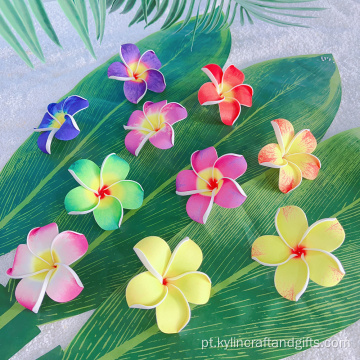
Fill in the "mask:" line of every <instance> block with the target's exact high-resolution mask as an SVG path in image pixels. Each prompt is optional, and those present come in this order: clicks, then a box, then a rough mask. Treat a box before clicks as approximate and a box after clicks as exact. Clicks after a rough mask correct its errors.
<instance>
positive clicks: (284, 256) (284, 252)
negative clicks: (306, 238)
mask: <svg viewBox="0 0 360 360" xmlns="http://www.w3.org/2000/svg"><path fill="white" fill-rule="evenodd" d="M290 255H292V252H291V249H290V248H289V246H287V244H286V243H285V242H284V241H283V240H282V239H281V238H280V237H279V236H274V235H264V236H260V237H258V238H257V239H256V240H255V241H254V243H253V245H252V248H251V258H252V259H254V260H256V261H257V262H258V263H260V264H262V265H266V266H278V265H281V264H283V263H285V262H287V261H288V260H289V257H290Z"/></svg>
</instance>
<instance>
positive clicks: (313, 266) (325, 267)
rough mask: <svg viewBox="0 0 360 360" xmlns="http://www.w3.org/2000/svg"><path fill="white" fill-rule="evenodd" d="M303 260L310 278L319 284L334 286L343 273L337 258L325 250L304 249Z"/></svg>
mask: <svg viewBox="0 0 360 360" xmlns="http://www.w3.org/2000/svg"><path fill="white" fill-rule="evenodd" d="M305 261H306V262H307V264H308V266H309V270H310V279H311V280H312V281H314V282H316V283H317V284H319V285H321V286H327V287H328V286H329V287H330V286H335V285H337V284H338V283H339V282H340V280H341V279H342V278H343V277H344V275H345V270H344V268H343V267H342V265H341V263H340V261H339V259H338V258H337V257H335V256H334V255H333V254H330V253H328V252H326V251H320V250H315V249H314V250H306V255H305Z"/></svg>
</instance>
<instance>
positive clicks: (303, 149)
mask: <svg viewBox="0 0 360 360" xmlns="http://www.w3.org/2000/svg"><path fill="white" fill-rule="evenodd" d="M316 145H317V142H316V139H315V137H314V135H313V134H312V133H311V131H310V130H307V129H305V130H301V131H299V132H298V133H297V134H296V135H295V137H294V139H293V140H292V141H291V143H290V144H289V148H288V149H287V151H286V152H287V153H289V154H298V153H307V154H311V153H312V152H313V151H314V150H315V149H316Z"/></svg>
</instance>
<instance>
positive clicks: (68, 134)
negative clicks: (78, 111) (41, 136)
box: [55, 115, 80, 141]
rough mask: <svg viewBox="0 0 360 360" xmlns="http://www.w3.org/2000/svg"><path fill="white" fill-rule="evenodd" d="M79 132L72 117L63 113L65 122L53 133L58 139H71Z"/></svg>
mask: <svg viewBox="0 0 360 360" xmlns="http://www.w3.org/2000/svg"><path fill="white" fill-rule="evenodd" d="M79 134H80V129H79V127H78V126H77V124H76V122H75V120H74V118H73V117H72V116H70V115H65V122H64V123H63V124H62V125H61V127H60V129H59V130H58V131H57V132H56V133H55V137H56V138H57V139H59V140H64V141H67V140H72V139H75V138H76V137H77V136H78V135H79Z"/></svg>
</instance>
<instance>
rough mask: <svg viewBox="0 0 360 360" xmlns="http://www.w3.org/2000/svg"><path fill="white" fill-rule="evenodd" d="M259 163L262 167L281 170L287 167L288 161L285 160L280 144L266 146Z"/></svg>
mask: <svg viewBox="0 0 360 360" xmlns="http://www.w3.org/2000/svg"><path fill="white" fill-rule="evenodd" d="M258 161H259V164H260V165H262V166H267V167H272V168H280V167H282V166H285V165H287V161H286V160H284V159H283V157H282V153H281V149H280V146H279V145H278V144H268V145H266V146H264V147H263V148H262V149H261V150H260V152H259V155H258Z"/></svg>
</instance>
